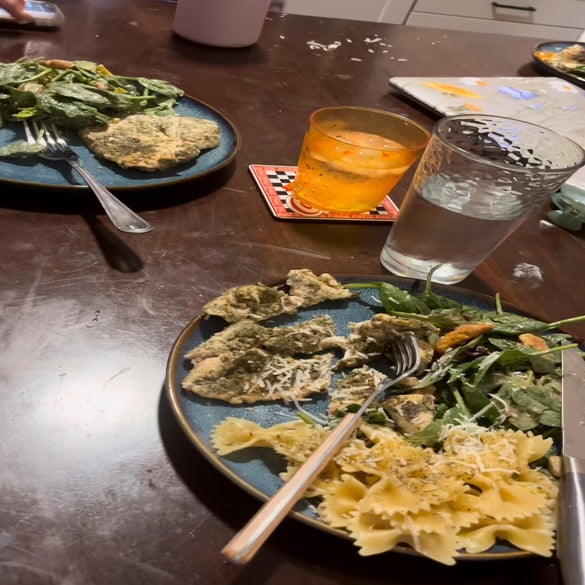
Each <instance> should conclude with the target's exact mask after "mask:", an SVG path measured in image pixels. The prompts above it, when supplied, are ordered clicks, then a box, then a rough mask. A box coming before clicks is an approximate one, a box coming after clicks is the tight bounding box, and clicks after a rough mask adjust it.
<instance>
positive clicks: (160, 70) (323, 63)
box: [0, 0, 585, 585]
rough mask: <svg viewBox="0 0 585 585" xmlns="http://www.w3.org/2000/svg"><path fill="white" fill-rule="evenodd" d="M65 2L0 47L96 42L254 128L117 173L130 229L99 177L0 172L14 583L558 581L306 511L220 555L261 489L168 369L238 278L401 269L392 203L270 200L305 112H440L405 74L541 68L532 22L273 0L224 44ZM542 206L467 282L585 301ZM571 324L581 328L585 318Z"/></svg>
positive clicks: (90, 54)
mask: <svg viewBox="0 0 585 585" xmlns="http://www.w3.org/2000/svg"><path fill="white" fill-rule="evenodd" d="M59 4H60V6H61V7H62V10H63V12H64V13H65V15H66V22H65V24H64V26H63V27H62V28H61V29H60V30H58V31H17V30H5V31H0V59H1V60H2V61H4V62H8V61H12V60H15V59H18V58H20V57H23V56H27V57H37V56H44V57H47V58H65V59H86V60H91V61H96V62H101V63H104V64H105V65H107V67H108V68H109V69H110V70H112V71H113V72H115V73H120V74H128V75H140V76H144V77H154V78H163V79H166V80H168V81H170V82H171V83H174V84H176V85H178V86H180V87H181V88H183V89H184V90H185V92H186V93H187V94H188V95H190V96H192V97H194V98H196V99H198V100H201V101H203V102H205V103H207V104H209V105H211V106H213V107H214V108H217V109H218V110H219V111H221V112H222V113H223V115H224V116H226V117H227V118H229V120H231V122H232V123H233V124H234V126H235V127H236V128H237V129H238V131H239V134H240V138H241V148H240V150H239V152H238V153H237V156H236V158H235V160H234V162H233V163H232V164H230V165H228V166H227V167H226V168H223V169H221V170H220V171H218V172H216V173H212V174H211V175H209V176H206V177H203V178H200V179H196V180H192V181H188V182H182V183H178V184H174V185H170V186H166V187H164V188H151V189H144V190H132V191H128V190H124V191H120V192H119V193H118V195H119V196H120V197H121V198H122V199H123V200H124V201H125V202H126V203H127V204H128V205H130V206H131V207H133V208H134V209H135V210H137V211H139V212H140V213H141V214H142V215H143V217H144V218H145V219H147V220H148V221H149V222H150V223H151V224H152V225H153V226H154V230H153V231H152V232H150V233H147V234H142V235H130V234H125V233H122V232H119V231H116V230H115V229H114V228H113V227H112V225H111V224H110V222H109V221H108V219H107V217H106V216H105V215H104V214H103V213H102V212H101V211H100V208H99V206H98V205H97V203H95V201H94V198H93V196H92V195H91V193H90V192H89V191H88V190H87V189H74V190H71V189H55V188H38V187H36V188H25V187H20V186H17V185H15V184H13V183H9V182H4V183H3V184H2V185H1V189H0V226H1V228H0V229H1V231H2V246H1V248H0V266H1V269H0V283H1V288H0V300H1V309H2V321H1V323H0V328H1V329H0V330H1V334H0V362H1V371H0V382H1V384H2V391H1V395H0V466H1V468H0V583H1V584H2V585H15V584H19V585H20V584H22V585H41V584H43V585H45V584H51V585H118V584H119V585H166V584H168V585H187V584H201V585H207V584H221V585H227V584H230V585H260V584H262V585H264V584H270V585H297V584H301V583H302V584H303V585H333V584H348V585H349V584H364V585H366V584H367V585H370V584H372V585H373V584H382V583H385V584H389V583H391V584H404V585H422V584H431V583H433V584H435V585H436V584H442V583H445V584H447V583H449V584H464V583H472V582H473V583H475V584H476V585H488V584H495V583H499V584H506V583H515V582H516V580H517V578H518V577H517V575H518V574H521V575H522V580H523V581H526V582H530V583H532V584H534V585H538V584H544V583H547V584H548V585H550V584H554V583H558V582H559V577H558V575H557V566H556V562H555V560H554V559H553V558H536V557H528V558H524V559H520V560H514V561H511V560H510V561H498V562H494V561H490V562H487V561H473V562H471V561H461V562H459V563H458V564H457V565H456V566H455V567H445V566H442V565H439V564H437V563H434V562H431V561H427V560H425V559H423V558H420V557H414V556H410V555H405V554H398V553H388V554H384V555H380V556H377V557H370V558H363V557H360V556H359V555H358V554H357V549H355V548H354V546H353V545H352V544H351V543H350V542H349V541H346V540H344V539H342V538H338V537H336V536H334V535H330V534H326V533H324V532H321V531H319V530H316V529H314V528H313V527H311V526H308V525H306V524H304V523H301V522H298V521H297V520H294V519H289V520H287V521H285V522H284V523H283V524H282V525H281V526H280V527H279V528H278V530H277V531H276V533H275V534H274V535H273V536H272V537H271V538H270V540H269V541H268V543H267V544H266V545H265V546H264V548H263V549H262V550H261V551H260V552H259V554H258V555H257V556H256V558H255V559H254V560H253V561H252V562H251V563H250V564H249V565H248V566H246V567H236V566H232V565H228V564H226V563H225V562H224V561H223V560H222V558H221V556H220V552H219V551H220V550H221V548H222V547H223V546H224V545H225V544H226V543H227V542H228V541H229V539H230V538H231V537H232V536H233V535H234V534H235V532H236V531H237V530H238V529H239V528H241V527H242V526H243V525H244V523H245V522H246V521H247V519H248V518H249V517H250V516H251V515H252V514H253V513H254V512H255V511H256V510H257V508H258V507H259V505H260V503H259V501H257V500H256V499H255V498H253V497H252V496H251V495H249V494H248V493H247V492H245V491H243V490H242V489H241V488H240V487H238V486H236V485H234V484H233V483H232V482H231V481H230V480H228V479H227V478H226V477H224V475H223V474H221V473H220V472H219V471H217V470H216V468H215V467H214V466H212V465H211V464H210V463H209V462H208V461H207V459H205V458H204V457H203V456H202V455H201V454H200V453H199V452H198V451H197V450H196V449H195V447H194V446H193V445H192V444H191V442H190V441H189V440H188V438H187V437H186V436H185V434H184V433H183V432H182V430H181V428H180V427H179V425H178V423H177V421H176V418H175V416H174V414H173V412H172V410H171V408H170V406H169V403H168V401H167V398H166V395H165V391H164V380H165V366H166V363H167V358H168V355H169V352H170V350H171V347H172V345H173V343H174V341H175V340H176V338H177V336H178V335H179V334H180V332H181V331H182V329H183V328H184V327H185V326H186V325H187V324H188V323H189V322H190V321H191V320H192V319H193V318H194V317H195V316H196V315H197V314H199V312H200V311H201V308H202V306H203V304H204V303H205V302H206V301H208V300H210V299H211V298H213V297H215V296H216V295H218V294H219V293H220V292H222V291H223V290H225V289H226V288H228V287H230V286H234V285H238V284H247V283H255V282H268V283H270V282H276V281H279V280H281V279H282V278H283V277H284V276H285V275H286V273H287V271H288V270H290V269H293V268H303V267H305V268H310V269H312V270H313V271H315V272H317V273H321V272H330V273H333V274H336V275H351V274H367V275H373V276H379V277H383V276H385V275H387V274H388V273H387V272H386V271H385V270H384V269H383V268H382V266H381V264H380V262H379V253H380V250H381V247H382V245H383V243H384V240H385V238H386V236H387V234H388V231H389V229H390V226H389V225H388V224H373V223H346V224H343V223H333V222H329V223H328V222H316V221H283V220H277V219H275V218H273V216H272V215H271V213H270V212H269V209H268V207H267V205H266V203H265V201H264V200H263V198H262V197H261V195H260V193H259V191H258V189H257V187H256V186H255V184H254V182H253V180H252V178H251V175H250V173H249V170H248V165H250V164H253V163H257V164H274V165H294V164H296V160H297V155H298V152H299V148H300V144H301V140H302V137H303V133H304V130H305V127H306V124H307V119H308V116H309V114H310V113H311V112H312V111H313V110H315V109H317V108H319V107H322V106H325V105H335V104H340V105H341V104H342V105H360V106H369V107H375V108H381V109H384V110H390V111H393V112H396V113H399V114H402V115H405V116H409V117H411V118H413V119H415V120H417V121H419V122H421V123H422V124H424V125H425V126H426V127H427V128H429V129H430V128H431V127H432V125H433V124H434V122H435V120H436V117H435V116H434V115H433V114H432V113H430V112H428V111H426V110H424V109H423V108H421V107H419V106H417V105H416V104H414V103H411V102H409V101H408V100H406V99H404V98H403V97H402V96H400V95H399V94H397V93H394V92H393V91H391V90H390V89H389V85H388V78H389V77H391V76H408V75H425V76H433V75H440V76H524V75H527V76H531V75H538V74H540V73H539V72H538V71H537V70H536V69H534V68H533V66H532V63H531V50H532V47H533V46H534V45H535V44H536V43H537V42H538V41H537V40H536V39H529V38H521V37H505V36H498V35H484V34H477V33H464V32H453V31H442V30H438V29H422V28H412V27H402V26H394V25H384V24H377V23H367V22H357V21H346V20H337V19H324V18H312V17H304V16H293V15H285V14H279V13H269V16H268V18H267V20H266V24H265V27H264V30H263V33H262V36H261V38H260V41H259V42H258V44H257V45H255V46H252V47H248V48H244V49H218V48H211V47H205V46H199V45H197V44H194V43H191V42H189V41H186V40H184V39H182V38H179V37H177V36H176V35H174V34H173V33H172V28H171V25H172V19H173V11H174V8H175V4H174V3H172V2H157V1H152V0H108V1H105V0H62V1H61V2H59ZM374 38H380V39H382V40H383V43H384V45H382V44H380V43H379V42H378V43H373V42H370V41H371V39H374ZM310 41H314V42H316V43H319V44H320V45H322V46H323V47H325V48H327V47H328V46H329V45H332V47H330V49H329V50H325V49H324V48H320V47H317V48H311V46H310ZM337 42H339V43H340V45H339V46H337V47H335V46H333V45H334V44H335V43H337ZM23 178H24V179H26V177H23ZM407 182H408V179H406V180H405V181H403V182H402V184H401V185H399V187H397V190H396V191H395V193H394V198H395V201H396V202H397V203H400V201H401V199H402V197H403V194H404V192H405V188H406V185H407ZM546 211H547V210H546V209H545V210H543V211H542V212H541V213H539V214H537V215H536V216H534V217H532V218H530V219H529V220H528V221H527V222H526V223H525V224H524V225H523V226H522V227H521V228H520V229H519V230H518V231H517V232H516V233H515V234H513V235H512V236H511V237H510V238H509V239H508V240H507V241H506V242H505V243H504V244H502V245H501V247H500V248H499V249H498V250H496V252H495V253H494V254H493V255H492V257H491V258H490V259H489V260H488V261H486V262H485V263H484V264H482V265H481V266H480V267H479V268H478V269H477V270H476V271H475V272H474V273H473V275H472V276H470V277H469V278H467V279H466V280H465V281H464V282H462V283H461V286H463V287H465V288H467V289H470V290H472V291H475V292H480V293H486V294H490V295H493V294H494V293H500V294H501V296H502V298H503V299H504V300H506V301H508V302H511V303H512V304H514V305H516V306H518V307H520V308H522V309H523V310H525V311H527V312H529V313H533V314H535V315H537V316H538V317H540V318H542V319H544V320H547V321H555V320H559V319H563V318H566V317H569V316H573V315H577V314H580V313H584V312H585V301H584V291H585V287H584V283H585V278H584V276H583V268H584V259H585V240H584V235H585V234H584V231H583V230H581V231H580V232H568V231H565V230H562V229H560V228H558V227H556V226H554V225H552V224H551V223H549V222H548V221H546ZM567 331H568V332H569V333H571V334H573V335H575V336H577V337H579V338H585V323H580V324H574V325H573V326H571V327H569V328H568V329H567Z"/></svg>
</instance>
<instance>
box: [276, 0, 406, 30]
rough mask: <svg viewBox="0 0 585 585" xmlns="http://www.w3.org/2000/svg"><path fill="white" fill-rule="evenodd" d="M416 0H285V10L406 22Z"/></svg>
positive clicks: (396, 22) (352, 18)
mask: <svg viewBox="0 0 585 585" xmlns="http://www.w3.org/2000/svg"><path fill="white" fill-rule="evenodd" d="M414 2H415V0H285V1H284V6H283V12H290V13H291V14H306V15H308V16H323V17H326V18H347V19H350V20H366V21H370V22H388V23H391V24H404V22H405V21H406V18H407V16H408V13H409V12H410V9H411V8H412V5H413V4H414Z"/></svg>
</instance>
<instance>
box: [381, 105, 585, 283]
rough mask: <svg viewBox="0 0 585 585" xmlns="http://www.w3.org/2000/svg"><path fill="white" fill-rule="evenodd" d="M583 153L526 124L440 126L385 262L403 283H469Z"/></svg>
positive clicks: (469, 121)
mask: <svg viewBox="0 0 585 585" xmlns="http://www.w3.org/2000/svg"><path fill="white" fill-rule="evenodd" d="M584 163H585V153H584V152H583V149H582V148H581V147H580V146H579V145H578V144H576V143H575V142H573V141H572V140H570V139H569V138H566V137H564V136H562V135H560V134H557V133H556V132H553V131H552V130H548V129H546V128H542V127H540V126H537V125H535V124H531V123H529V122H523V121H520V120H513V119H510V118H504V117H499V116H489V115H481V114H469V115H459V116H451V117H447V118H443V119H442V120H440V121H439V122H438V123H437V124H436V126H435V128H434V129H433V134H432V136H431V139H430V141H429V144H428V146H427V148H426V150H425V152H424V153H423V155H422V157H421V161H420V163H419V166H418V168H417V170H416V173H415V175H414V179H413V181H412V184H411V185H410V187H409V190H408V192H407V194H406V196H405V199H404V201H403V203H402V206H401V207H400V212H399V216H398V219H397V221H396V223H395V224H394V225H393V227H392V229H391V231H390V234H389V236H388V238H387V240H386V243H385V245H384V248H383V249H382V253H381V256H380V260H381V262H382V264H383V265H384V267H385V268H387V269H388V270H389V271H391V272H393V273H395V274H398V275H400V276H407V277H411V278H418V279H425V278H427V275H428V274H429V271H430V270H431V269H432V268H433V267H436V266H438V265H439V268H437V269H435V271H434V272H433V274H432V280H433V281H436V282H441V283H444V284H453V283H456V282H459V281H461V280H463V279H464V278H465V277H467V276H468V275H469V274H470V273H471V272H472V271H473V270H474V269H475V268H476V267H477V266H478V265H479V264H481V262H483V261H484V260H485V259H486V258H487V257H488V256H489V255H490V254H491V253H492V252H493V250H494V249H495V248H496V247H497V246H498V245H499V244H500V243H501V242H503V241H504V240H505V239H506V238H507V237H508V236H509V235H510V234H511V233H512V232H513V231H514V230H515V229H516V228H518V226H519V225H520V224H521V223H522V222H523V221H524V220H525V219H526V218H527V217H528V216H529V215H530V214H531V213H533V212H534V211H536V210H537V209H539V208H541V207H542V206H543V205H544V204H545V203H546V202H547V201H549V199H550V198H551V196H552V195H553V194H554V193H555V192H556V191H557V190H558V188H559V187H560V185H561V184H562V183H563V182H564V181H566V180H567V179H568V178H569V177H570V176H571V174H573V173H574V172H575V171H576V170H577V169H578V168H579V167H581V166H582V165H583V164H584Z"/></svg>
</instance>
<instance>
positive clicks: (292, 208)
mask: <svg viewBox="0 0 585 585" xmlns="http://www.w3.org/2000/svg"><path fill="white" fill-rule="evenodd" d="M249 169H250V172H251V173H252V176H253V177H254V180H255V181H256V184H257V185H258V188H259V189H260V192H261V193H262V196H263V197H264V199H265V201H266V203H267V204H268V207H269V208H270V211H271V212H272V214H273V215H274V216H275V217H278V218H280V219H301V220H311V219H318V220H321V221H324V220H326V221H382V222H392V221H394V220H395V219H396V217H397V216H398V208H397V207H396V205H395V204H394V202H393V201H392V200H391V199H390V198H389V197H386V199H385V200H384V201H383V202H382V204H381V205H380V206H379V207H377V208H376V209H373V210H372V211H368V212H366V213H348V214H342V213H335V212H330V211H319V210H317V209H313V208H311V207H307V206H306V205H304V204H303V203H301V202H300V201H297V200H296V199H295V198H294V196H293V195H292V194H291V192H290V191H287V190H286V189H285V186H286V185H289V184H290V183H292V181H293V180H294V178H295V175H296V171H297V167H291V166H286V167H284V166H272V165H250V166H249Z"/></svg>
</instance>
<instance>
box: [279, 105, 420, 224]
mask: <svg viewBox="0 0 585 585" xmlns="http://www.w3.org/2000/svg"><path fill="white" fill-rule="evenodd" d="M429 137H430V134H429V132H428V131H427V130H425V129H424V128H423V127H422V126H419V125H418V124H416V123H415V122H412V121H410V120H408V119H407V118H403V117H401V116H397V115H395V114H391V113H388V112H383V111H381V110H373V109H368V108H357V107H331V108H323V109H321V110H317V111H316V112H314V113H313V114H312V115H311V118H310V126H309V130H308V131H307V133H306V135H305V139H304V141H303V146H302V149H301V154H300V157H299V162H298V171H297V176H296V178H295V180H294V182H293V183H292V184H291V185H290V189H291V191H292V192H293V193H294V196H295V198H297V199H299V200H300V201H301V202H302V203H304V204H305V205H308V206H310V207H313V208H315V209H321V210H325V211H337V212H346V213H361V212H367V211H370V210H371V209H375V208H376V207H377V206H378V205H379V204H380V203H381V202H382V201H383V199H384V197H386V196H387V195H388V193H389V192H390V191H391V190H392V189H393V188H394V186H395V185H396V183H398V181H399V180H400V179H401V178H402V177H403V176H404V174H405V173H406V171H407V170H408V169H409V168H410V166H411V165H412V164H413V163H414V162H415V160H416V159H417V158H418V155H419V154H420V152H421V151H422V150H423V149H424V147H425V146H426V144H427V142H428V140H429Z"/></svg>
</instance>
